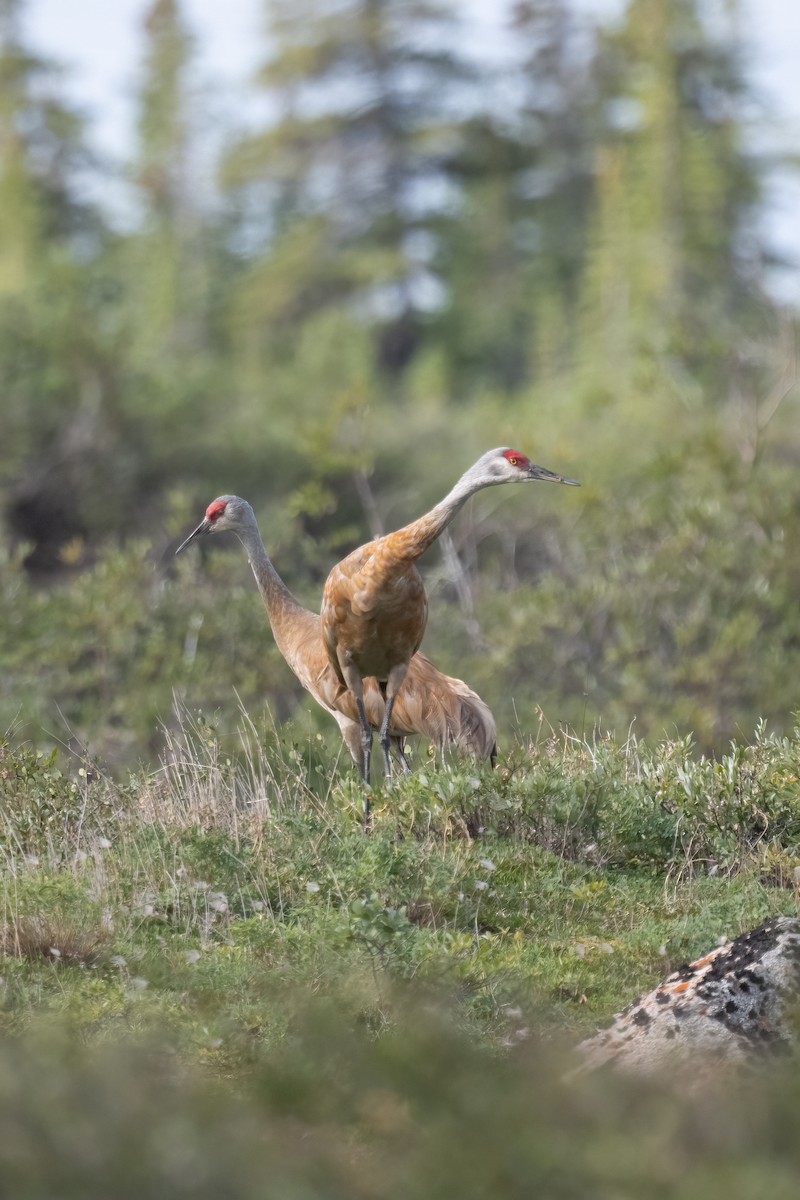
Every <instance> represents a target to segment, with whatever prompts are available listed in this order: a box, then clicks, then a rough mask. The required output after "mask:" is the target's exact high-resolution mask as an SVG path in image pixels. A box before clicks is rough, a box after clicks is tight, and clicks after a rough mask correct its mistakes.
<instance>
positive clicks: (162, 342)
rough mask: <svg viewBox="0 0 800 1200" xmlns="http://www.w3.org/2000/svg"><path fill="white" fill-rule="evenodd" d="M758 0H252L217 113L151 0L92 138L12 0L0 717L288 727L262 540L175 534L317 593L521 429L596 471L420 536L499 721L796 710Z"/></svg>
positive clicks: (784, 317)
mask: <svg viewBox="0 0 800 1200" xmlns="http://www.w3.org/2000/svg"><path fill="white" fill-rule="evenodd" d="M735 9H736V6H728V7H726V9H725V12H724V14H723V13H721V12H720V11H719V8H718V6H717V5H713V4H710V3H705V0H631V2H630V3H629V4H628V5H627V6H626V7H625V9H624V11H623V12H622V14H621V15H620V16H619V18H618V19H617V20H616V21H615V22H614V23H613V24H609V23H608V22H605V23H602V22H601V23H596V24H595V25H587V24H586V21H585V18H581V17H579V16H578V15H577V14H576V13H575V12H573V11H572V8H571V6H570V4H569V3H568V0H533V2H532V3H526V4H519V5H516V6H512V7H511V8H510V9H509V11H508V14H507V15H508V22H509V25H508V42H507V45H506V50H505V51H504V52H503V53H499V52H498V55H497V56H496V57H494V58H493V57H490V56H489V55H488V54H484V53H482V52H481V48H480V46H481V41H480V38H478V37H476V36H475V31H474V30H473V29H471V27H470V24H469V20H468V18H467V16H466V14H465V13H464V12H463V11H462V7H461V6H459V5H458V4H455V3H451V2H449V0H437V3H435V4H428V3H425V4H423V3H417V2H416V0H411V2H407V0H403V2H401V0H385V2H384V3H380V4H378V3H374V2H372V0H347V2H346V3H337V4H332V3H328V0H308V2H307V3H303V4H299V5H298V4H297V2H296V0H292V2H291V3H284V2H283V0H269V2H266V0H265V5H264V16H265V36H264V54H263V62H264V65H263V69H262V70H261V71H260V72H259V74H258V77H257V79H255V80H254V81H253V83H252V90H251V93H250V95H251V97H252V101H253V104H252V108H251V109H250V110H247V111H243V112H241V113H239V114H237V118H236V121H235V122H233V121H232V120H231V119H230V116H228V117H227V118H223V116H222V113H223V111H227V109H226V105H225V103H224V99H223V98H218V101H216V102H215V100H214V98H213V96H211V95H209V92H208V89H206V90H205V92H203V94H202V95H201V90H200V88H199V86H198V76H197V65H196V63H197V58H196V56H197V47H196V46H195V45H194V43H193V39H192V37H191V35H190V31H189V30H188V28H187V26H186V19H185V14H184V12H183V9H182V6H181V4H180V3H179V0H155V2H154V3H149V4H146V5H145V4H143V24H142V59H141V68H140V73H139V79H138V100H137V103H138V122H137V126H136V129H137V132H136V139H135V145H134V146H133V147H132V150H131V154H130V161H128V162H126V163H109V162H105V161H98V160H97V158H96V157H94V158H93V157H92V154H91V129H90V128H88V127H86V126H85V125H84V123H83V122H82V121H81V119H80V118H79V116H78V115H77V114H76V113H75V112H74V111H72V109H71V108H70V106H69V104H68V103H67V102H66V100H65V98H64V94H63V86H62V82H61V77H60V76H59V74H58V73H57V72H55V71H53V70H52V67H51V64H49V63H46V62H42V61H41V60H39V59H38V58H37V57H36V56H35V55H34V54H32V52H31V50H30V47H29V46H28V45H27V42H26V38H25V32H24V30H25V21H24V19H25V14H26V4H25V3H24V0H3V3H2V4H0V79H1V80H2V85H3V86H2V105H1V106H0V396H1V397H2V401H1V402H0V403H2V424H3V430H2V438H1V439H0V494H1V496H2V507H3V511H4V515H5V530H6V537H5V539H4V547H3V549H2V553H0V591H1V592H2V606H3V615H4V621H3V625H2V626H0V643H2V644H0V730H5V729H10V730H13V732H14V736H15V737H18V738H29V739H30V738H33V739H34V740H36V741H38V742H39V743H40V744H45V743H46V742H48V741H50V743H51V744H52V741H53V740H54V739H58V738H61V739H63V740H65V741H68V740H69V739H70V738H74V739H76V740H77V741H78V742H83V743H86V744H88V745H89V746H90V749H91V750H92V751H93V752H96V753H99V754H101V755H103V756H104V757H105V761H107V762H109V763H112V764H115V765H121V764H130V763H133V762H136V760H137V759H148V760H150V761H153V757H154V755H155V754H156V753H157V751H158V749H159V747H160V745H161V744H162V739H161V734H160V732H159V721H160V720H161V721H165V722H168V721H169V713H170V711H171V694H172V691H173V689H175V690H176V691H177V693H178V696H179V698H181V699H182V700H184V701H185V702H186V703H188V704H189V706H190V707H202V708H203V709H204V710H206V711H207V712H213V711H215V709H217V708H218V707H219V708H221V709H222V710H224V711H225V712H226V713H227V714H229V717H230V720H231V723H232V722H233V720H234V719H235V715H234V714H235V707H236V701H235V696H234V688H236V689H237V690H238V692H239V694H240V696H241V698H242V700H243V702H244V703H245V705H246V706H247V707H248V708H249V709H257V708H259V707H260V706H261V705H263V704H265V703H267V704H269V706H270V709H271V711H272V712H273V713H274V714H275V717H276V720H279V721H280V720H282V719H283V718H284V717H286V716H287V715H289V714H291V713H292V712H294V711H295V709H296V706H297V701H298V694H297V691H296V690H295V689H294V687H293V683H292V680H291V678H290V676H289V673H288V671H287V670H286V669H285V668H284V667H283V666H282V665H281V664H280V663H279V662H278V661H277V656H276V655H275V652H274V650H273V649H272V647H271V643H270V640H269V637H268V634H267V632H266V630H265V629H264V623H263V619H262V617H261V613H260V611H259V605H258V601H257V598H256V596H255V592H254V589H253V587H252V581H251V580H250V579H249V576H248V572H247V567H246V564H245V563H244V561H243V556H242V555H241V554H240V553H239V548H238V547H235V548H229V549H230V553H229V554H228V553H223V552H222V548H221V547H219V548H218V547H217V546H216V545H215V546H214V547H213V550H205V551H203V552H202V554H201V552H200V551H199V550H198V551H197V552H194V551H193V553H192V555H191V556H189V555H187V559H188V560H189V561H187V562H181V563H179V564H177V565H176V564H173V563H172V562H171V549H172V548H173V547H174V545H175V544H176V542H177V539H178V537H179V536H181V535H182V534H185V533H186V532H187V531H188V529H190V528H191V527H192V526H193V525H194V524H195V523H196V522H197V521H198V520H199V518H200V516H201V514H202V511H203V509H204V508H205V505H206V504H207V503H208V502H209V501H210V500H211V499H212V498H213V497H214V496H215V495H217V494H219V493H221V492H235V493H238V494H242V495H244V496H246V498H248V499H249V500H250V501H251V502H252V503H253V505H254V507H255V508H256V511H257V513H258V515H259V518H260V520H261V522H262V527H263V531H264V535H265V540H266V542H267V546H268V549H269V550H270V551H271V553H272V554H273V555H274V558H275V561H276V564H277V566H278V568H279V570H280V571H281V573H282V574H283V575H284V576H285V577H286V579H287V582H288V583H289V584H290V586H292V587H293V588H294V589H295V590H296V591H297V593H298V594H299V595H300V596H302V597H303V598H304V599H305V600H306V602H307V603H308V604H309V605H310V606H312V607H316V605H317V604H318V599H319V593H320V589H321V584H322V581H323V580H324V578H325V575H326V574H327V571H328V569H329V568H330V565H331V564H332V562H333V561H335V560H336V558H337V557H339V556H341V555H342V554H343V553H344V552H346V551H347V550H349V549H350V548H351V547H352V546H353V545H355V544H357V543H359V542H361V541H363V540H364V539H365V538H366V537H367V536H368V535H369V533H371V532H376V531H378V530H380V529H389V528H392V527H396V526H398V525H399V524H402V523H403V522H404V521H406V520H408V519H410V518H412V517H414V516H416V515H417V514H419V513H420V512H422V511H424V510H425V508H426V507H428V506H429V505H430V504H431V503H433V502H434V501H435V500H436V499H438V498H439V497H440V496H441V495H442V494H443V493H444V492H445V491H446V490H447V489H448V488H449V487H450V485H451V484H452V482H453V481H454V480H455V478H457V476H458V475H459V474H460V473H461V472H462V470H463V469H464V468H465V467H466V466H467V465H468V464H469V463H470V462H471V461H473V459H474V458H475V457H477V455H478V454H479V453H480V452H482V451H483V450H485V449H487V448H488V447H491V446H494V445H498V444H503V443H505V444H512V445H519V446H520V448H522V449H524V450H526V451H528V452H529V453H531V455H532V456H533V457H534V458H535V459H536V460H537V461H539V462H541V463H543V464H544V465H546V466H549V467H551V468H553V469H555V470H558V471H563V472H565V473H568V474H570V475H572V476H574V477H576V478H578V479H580V480H581V481H582V483H583V488H582V490H581V491H580V492H570V493H569V494H567V493H565V492H564V491H562V490H560V489H558V490H557V489H547V488H543V487H537V488H535V489H534V488H528V489H524V490H523V489H504V490H503V491H502V492H496V491H493V492H491V493H483V494H482V495H481V496H479V497H477V498H476V500H475V501H474V502H473V503H472V505H471V506H470V507H469V508H468V510H467V511H465V512H464V513H462V514H461V515H460V516H459V518H458V520H457V521H456V523H455V524H454V526H453V528H452V538H451V539H444V540H443V542H442V543H441V545H440V546H439V547H437V548H435V549H434V550H433V551H432V552H431V553H430V554H429V556H428V558H427V560H426V562H425V564H424V566H425V570H426V575H427V579H428V582H429V590H430V594H431V600H432V604H431V614H432V615H431V621H430V627H429V632H428V635H427V639H426V649H428V650H429V651H430V652H431V654H432V655H433V657H434V658H435V659H436V661H437V663H438V664H439V665H440V666H441V667H442V669H443V670H445V671H447V672H449V673H454V674H458V675H463V676H464V677H465V678H466V679H467V680H468V682H469V683H470V684H471V685H472V686H474V687H476V688H477V689H478V690H479V691H480V692H481V694H482V695H483V696H484V697H485V699H486V700H487V701H488V702H489V703H490V705H491V706H492V707H493V709H494V710H495V711H496V713H497V716H498V719H499V726H500V734H501V744H502V745H503V746H504V747H505V748H509V747H510V746H511V745H512V744H513V742H514V739H515V737H517V736H520V737H521V738H522V740H524V739H525V737H527V736H529V735H530V733H531V731H532V730H534V729H535V728H537V727H538V723H539V709H541V710H543V712H544V714H545V719H546V722H549V723H550V724H552V725H555V726H557V725H559V724H560V723H562V722H563V723H566V724H567V725H569V726H571V727H573V728H575V729H577V730H578V732H585V731H586V730H589V729H592V728H593V727H594V726H595V724H596V723H598V722H599V723H600V725H601V726H602V727H604V728H612V729H616V730H617V731H619V732H622V731H624V730H626V729H627V728H628V727H629V726H630V724H631V722H635V728H636V730H637V731H638V732H639V733H640V734H642V735H649V736H652V737H654V738H659V737H661V736H662V735H663V733H664V731H666V732H667V734H668V735H669V736H672V735H674V734H676V733H677V734H678V735H679V736H683V735H685V734H687V733H688V732H689V731H692V732H693V735H694V737H695V739H696V741H697V742H698V744H699V745H700V746H702V747H704V748H706V749H716V750H721V749H723V748H724V747H725V746H726V745H727V744H728V742H729V740H730V739H731V738H742V737H744V738H747V737H748V736H749V735H750V732H751V731H752V730H753V729H754V728H755V726H756V723H757V721H759V720H760V719H761V718H766V719H768V720H769V721H770V723H771V725H772V727H773V728H776V729H778V730H780V729H786V728H788V727H789V725H790V722H791V716H790V714H791V712H792V711H793V709H794V708H795V706H796V704H797V701H798V693H797V683H796V679H797V670H796V664H795V659H796V653H797V646H798V638H799V637H800V630H799V629H798V612H797V604H796V596H797V593H798V583H799V582H800V581H798V566H797V564H798V561H800V560H799V559H798V554H797V549H796V548H797V544H798V537H799V536H800V500H799V499H798V490H797V486H796V479H797V467H798V460H799V459H800V434H798V430H800V423H798V420H797V389H796V387H795V373H796V371H795V368H796V348H795V340H796V338H795V335H796V330H795V313H794V311H793V310H790V309H789V308H787V307H781V305H780V304H779V303H777V302H775V301H773V300H771V299H770V294H769V290H768V284H769V281H770V279H771V278H773V275H772V274H771V272H774V270H775V268H776V264H775V263H774V261H772V259H771V256H770V251H769V248H768V246H767V245H766V243H765V241H764V238H763V236H762V232H761V230H762V221H763V195H764V189H765V186H766V185H767V183H768V182H769V181H770V180H771V179H772V178H773V176H772V175H771V174H770V172H771V171H772V169H773V168H774V167H775V166H776V164H777V160H776V159H775V158H774V157H773V158H770V157H769V156H768V155H767V154H766V153H762V152H761V150H760V149H758V152H757V149H756V148H757V147H760V146H761V145H763V144H764V142H763V138H762V137H761V133H763V129H764V127H765V126H766V124H767V122H768V114H766V113H762V112H761V110H760V108H759V98H758V97H757V96H756V95H754V93H753V90H752V88H751V86H750V84H749V83H748V76H747V66H748V40H747V29H746V25H743V24H742V23H741V22H740V21H739V20H738V18H737V14H736V11H735ZM760 131H761V132H760ZM90 184H91V187H89V185H90ZM96 195H103V196H104V197H106V196H107V195H108V196H112V195H113V196H116V198H117V200H116V206H115V207H114V206H112V205H111V204H110V203H109V206H108V207H107V208H103V207H100V206H99V205H98V204H97V203H96V202H93V201H92V200H90V199H89V197H90V196H96ZM235 554H238V557H234V555H235ZM306 707H307V704H306ZM316 720H317V718H316V716H315V717H314V718H312V721H314V722H316ZM43 730H44V731H46V732H45V733H43V732H42V731H43Z"/></svg>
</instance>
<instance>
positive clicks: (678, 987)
mask: <svg viewBox="0 0 800 1200" xmlns="http://www.w3.org/2000/svg"><path fill="white" fill-rule="evenodd" d="M691 982H692V981H691V979H684V981H683V983H676V984H675V986H674V987H673V988H672V991H673V992H686V991H688V990H689V986H690V984H691Z"/></svg>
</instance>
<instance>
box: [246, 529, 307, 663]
mask: <svg viewBox="0 0 800 1200" xmlns="http://www.w3.org/2000/svg"><path fill="white" fill-rule="evenodd" d="M236 533H237V535H238V537H239V541H240V542H241V543H242V545H243V546H244V548H245V550H246V551H247V557H248V558H249V560H250V566H251V568H252V570H253V574H254V575H255V577H256V583H257V584H258V590H259V592H260V593H261V598H262V600H263V601H264V604H265V605H266V609H267V614H268V616H269V620H270V624H271V625H272V628H273V632H274V633H275V637H276V640H278V638H279V633H280V627H281V624H282V623H283V622H284V621H286V620H288V619H290V618H291V616H292V614H293V613H294V612H296V611H297V610H298V609H300V610H302V607H303V606H302V605H301V604H300V601H299V600H298V599H297V598H296V597H295V596H293V595H292V593H291V592H290V591H289V589H288V588H287V586H286V584H285V583H284V582H283V580H282V579H281V577H280V575H279V574H278V572H277V571H276V570H275V568H274V567H273V565H272V561H271V559H270V557H269V555H268V554H267V551H266V549H265V547H264V542H263V541H262V538H261V534H260V533H259V531H258V526H257V525H252V526H250V525H247V526H245V527H244V528H243V529H237V530H236Z"/></svg>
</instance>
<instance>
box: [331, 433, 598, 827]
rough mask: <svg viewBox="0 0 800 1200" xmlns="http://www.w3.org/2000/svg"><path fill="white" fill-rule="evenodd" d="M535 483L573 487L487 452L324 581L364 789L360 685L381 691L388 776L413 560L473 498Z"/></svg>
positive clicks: (513, 453) (509, 453) (514, 454)
mask: <svg viewBox="0 0 800 1200" xmlns="http://www.w3.org/2000/svg"><path fill="white" fill-rule="evenodd" d="M537 479H539V480H544V481H548V482H550V483H566V484H570V485H571V486H573V487H578V486H579V484H578V483H577V481H576V480H574V479H567V478H566V477H565V476H563V475H556V474H554V473H553V472H552V471H547V470H545V468H544V467H539V466H536V464H535V463H532V462H531V461H530V459H529V458H527V457H526V456H525V455H524V454H521V453H520V451H519V450H512V449H510V448H509V447H507V446H501V447H499V448H498V449H496V450H489V451H487V453H486V454H484V455H482V457H481V458H479V459H478V461H477V462H476V463H474V464H473V465H472V466H471V467H470V468H469V470H468V471H466V472H465V473H464V474H463V475H462V476H461V478H460V479H459V481H458V483H456V485H455V487H453V488H452V490H451V491H450V492H448V494H447V495H446V496H445V498H444V499H443V500H441V501H440V502H439V503H438V504H437V505H436V506H435V507H434V508H432V509H431V511H430V512H429V513H426V514H425V516H423V517H419V518H418V519H417V520H416V521H412V522H411V524H410V525H405V526H404V527H403V528H402V529H398V530H397V531H396V532H395V533H387V534H386V535H385V536H383V537H379V538H376V539H375V540H374V541H372V542H368V543H367V544H366V545H365V546H361V547H359V549H357V550H354V551H353V552H352V554H348V556H347V557H346V558H344V559H342V561H341V562H340V563H338V565H337V566H335V567H334V568H333V570H332V571H331V573H330V575H329V576H328V578H327V580H326V583H325V587H324V589H323V593H322V609H321V612H320V616H321V618H322V636H323V639H324V641H325V646H326V648H327V651H328V658H329V661H330V663H331V666H332V667H333V669H334V671H335V672H336V675H337V677H338V679H339V681H340V683H341V685H342V687H345V688H347V690H348V691H349V692H350V694H351V695H352V696H353V697H354V698H355V702H356V710H357V712H358V717H359V724H360V730H361V748H362V757H361V778H362V780H363V782H364V783H365V784H367V785H368V784H369V768H370V754H371V750H372V727H371V724H370V721H369V719H368V717H367V713H366V709H365V705H364V679H365V678H366V677H367V676H374V678H376V679H377V680H378V681H379V683H381V684H384V685H385V696H386V707H385V710H384V716H383V721H382V723H381V726H380V743H381V749H382V751H383V769H384V772H385V774H386V775H387V776H389V775H390V774H391V764H390V762H389V745H390V738H389V730H390V727H391V724H392V720H393V711H394V706H395V704H396V703H397V699H398V693H399V692H400V688H401V685H402V683H403V681H404V679H405V678H406V673H407V671H408V669H409V663H410V662H411V660H412V656H413V655H414V653H415V652H416V651H417V650H418V648H419V645H420V642H421V641H422V635H423V633H424V632H425V623H426V620H427V616H428V605H427V600H426V598H425V587H424V585H423V582H422V578H421V576H420V574H419V572H418V571H417V568H416V567H415V565H414V564H415V562H416V560H417V559H418V558H419V557H420V555H421V554H423V553H424V552H425V551H426V550H427V549H428V547H429V546H430V545H432V543H433V542H435V541H436V539H437V538H438V536H439V534H440V533H442V531H443V530H444V529H445V528H446V527H447V526H448V525H449V524H450V522H451V521H452V520H453V517H454V516H455V515H456V513H457V512H458V510H459V509H460V508H461V507H462V505H463V504H464V503H465V502H466V501H467V500H468V498H469V497H470V496H472V495H473V494H474V493H475V492H477V491H479V490H480V489H481V488H485V487H491V486H493V485H494V484H500V483H528V482H533V481H535V480H537ZM400 694H401V695H402V693H401V692H400ZM368 818H369V794H368V793H365V798H364V820H365V823H366V821H367V820H368Z"/></svg>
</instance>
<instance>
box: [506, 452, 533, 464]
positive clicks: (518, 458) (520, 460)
mask: <svg viewBox="0 0 800 1200" xmlns="http://www.w3.org/2000/svg"><path fill="white" fill-rule="evenodd" d="M503 458H504V459H506V461H507V462H510V463H511V466H512V467H527V466H528V463H529V461H530V460H529V459H528V456H527V455H526V454H521V453H520V451H519V450H504V451H503Z"/></svg>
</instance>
